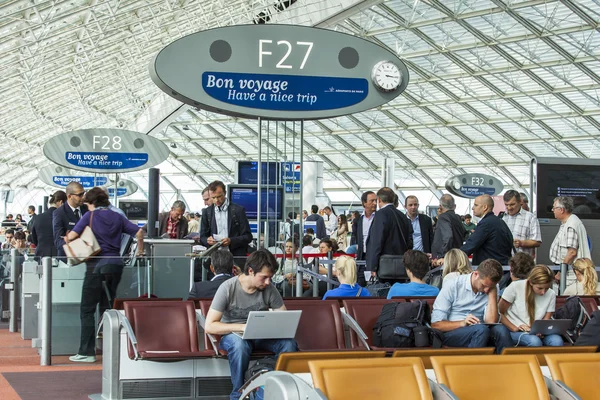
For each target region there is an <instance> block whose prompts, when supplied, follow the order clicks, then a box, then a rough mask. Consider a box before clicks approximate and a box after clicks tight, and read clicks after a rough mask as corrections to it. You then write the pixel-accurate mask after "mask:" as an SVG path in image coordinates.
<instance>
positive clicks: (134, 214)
mask: <svg viewBox="0 0 600 400" xmlns="http://www.w3.org/2000/svg"><path fill="white" fill-rule="evenodd" d="M119 208H120V209H121V210H123V212H125V216H126V217H127V219H129V220H133V221H139V220H147V219H148V202H147V201H143V200H140V201H123V200H121V201H119Z"/></svg>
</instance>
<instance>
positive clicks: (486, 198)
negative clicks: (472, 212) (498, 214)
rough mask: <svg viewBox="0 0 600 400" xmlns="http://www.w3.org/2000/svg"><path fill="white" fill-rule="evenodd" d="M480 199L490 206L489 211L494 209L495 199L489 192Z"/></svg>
mask: <svg viewBox="0 0 600 400" xmlns="http://www.w3.org/2000/svg"><path fill="white" fill-rule="evenodd" d="M479 197H481V199H480V201H481V203H482V204H485V205H486V206H487V207H488V211H492V210H493V209H494V199H492V196H490V195H489V194H482V195H481V196H479Z"/></svg>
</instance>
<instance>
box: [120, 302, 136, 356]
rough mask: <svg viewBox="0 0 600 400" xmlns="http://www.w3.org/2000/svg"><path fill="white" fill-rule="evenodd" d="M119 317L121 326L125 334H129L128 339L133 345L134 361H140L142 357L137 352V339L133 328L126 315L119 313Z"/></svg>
mask: <svg viewBox="0 0 600 400" xmlns="http://www.w3.org/2000/svg"><path fill="white" fill-rule="evenodd" d="M117 315H118V316H119V325H120V326H122V327H123V328H124V329H125V332H127V339H128V340H129V342H130V343H131V347H132V348H133V354H134V360H136V361H137V360H139V358H140V355H139V353H138V350H137V338H136V337H135V333H133V328H132V327H131V324H130V323H129V320H128V319H127V317H126V316H125V315H123V314H121V313H117Z"/></svg>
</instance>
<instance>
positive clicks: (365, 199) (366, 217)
mask: <svg viewBox="0 0 600 400" xmlns="http://www.w3.org/2000/svg"><path fill="white" fill-rule="evenodd" d="M360 201H361V203H362V205H363V208H364V212H363V214H362V215H361V216H360V217H358V218H355V219H354V222H353V223H352V239H351V240H352V243H356V259H357V260H366V255H367V251H366V250H367V238H368V237H369V230H370V228H371V223H372V222H373V218H374V217H375V211H376V210H377V195H376V194H375V192H372V191H370V190H369V191H367V192H364V193H363V194H362V196H361V197H360Z"/></svg>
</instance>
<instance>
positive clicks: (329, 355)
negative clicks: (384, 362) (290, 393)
mask: <svg viewBox="0 0 600 400" xmlns="http://www.w3.org/2000/svg"><path fill="white" fill-rule="evenodd" d="M383 357H385V351H366V350H365V351H297V352H294V353H281V354H280V355H279V358H278V359H277V365H275V371H285V372H289V373H291V374H299V373H303V372H310V370H309V369H308V362H309V361H317V360H340V359H347V358H383Z"/></svg>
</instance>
